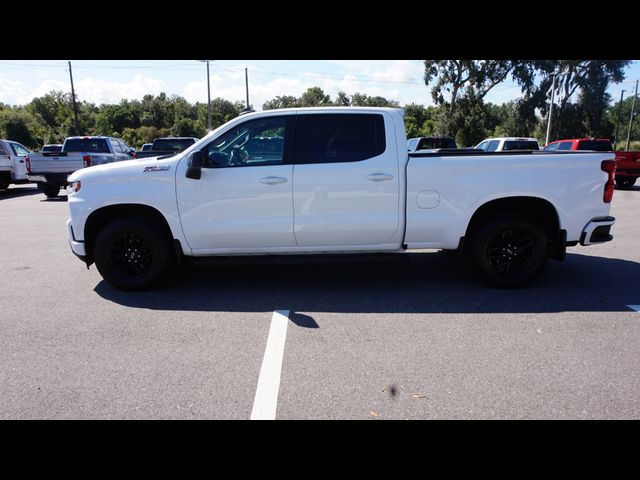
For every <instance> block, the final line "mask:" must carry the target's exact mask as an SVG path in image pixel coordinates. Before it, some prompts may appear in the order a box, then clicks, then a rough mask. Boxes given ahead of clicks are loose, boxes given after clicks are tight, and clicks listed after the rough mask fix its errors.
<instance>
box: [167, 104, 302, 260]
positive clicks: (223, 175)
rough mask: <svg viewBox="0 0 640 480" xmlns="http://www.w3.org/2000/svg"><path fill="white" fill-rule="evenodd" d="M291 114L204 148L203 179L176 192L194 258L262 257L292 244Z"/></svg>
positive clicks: (242, 127) (255, 122) (250, 124)
mask: <svg viewBox="0 0 640 480" xmlns="http://www.w3.org/2000/svg"><path fill="white" fill-rule="evenodd" d="M294 118H295V117H294V116H278V117H264V118H257V119H252V120H247V121H245V122H243V123H240V124H237V125H236V126H233V127H232V128H231V129H230V130H227V131H226V132H225V133H222V134H221V135H220V136H218V137H216V138H215V139H213V140H212V141H211V142H209V144H207V145H205V146H204V147H203V148H202V149H201V150H202V151H203V154H204V158H205V165H204V167H203V168H202V176H201V178H200V179H198V180H193V179H189V178H186V177H185V172H186V163H187V162H186V160H188V158H185V160H183V161H181V162H180V168H179V169H178V172H177V179H176V188H177V199H178V210H179V212H180V220H181V222H182V228H183V231H184V234H185V237H186V239H187V242H188V243H189V246H190V247H191V249H192V250H193V252H194V254H196V255H198V254H201V255H206V254H213V253H225V252H234V253H261V252H268V251H274V250H276V251H277V249H279V248H282V249H283V250H284V249H287V248H291V247H294V246H295V238H294V235H293V205H292V185H293V178H292V173H293V165H292V162H291V155H292V147H293V133H294V132H293V130H294V128H295V122H294Z"/></svg>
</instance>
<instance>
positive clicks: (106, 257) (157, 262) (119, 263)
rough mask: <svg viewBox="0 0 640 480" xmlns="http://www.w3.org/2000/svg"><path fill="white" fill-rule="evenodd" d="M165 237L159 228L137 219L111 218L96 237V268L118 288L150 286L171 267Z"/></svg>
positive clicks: (168, 242) (132, 288)
mask: <svg viewBox="0 0 640 480" xmlns="http://www.w3.org/2000/svg"><path fill="white" fill-rule="evenodd" d="M169 240H170V239H168V238H166V235H165V234H164V233H163V232H162V230H161V229H160V228H158V227H157V226H156V225H154V224H152V223H149V222H147V221H145V220H143V219H141V218H124V219H118V220H114V221H112V222H111V223H109V224H107V226H106V227H104V228H103V229H102V231H100V233H99V234H98V236H97V237H96V241H95V246H94V260H95V263H96V267H97V268H98V271H99V272H100V275H102V277H103V278H104V279H105V280H106V281H107V282H109V283H110V284H112V285H113V286H115V287H117V288H119V289H122V290H143V289H147V288H150V287H153V286H155V285H156V284H157V283H158V282H159V281H160V280H161V279H162V277H163V275H164V274H165V273H166V271H167V270H168V268H169V267H170V266H171V263H172V256H171V244H170V241H169Z"/></svg>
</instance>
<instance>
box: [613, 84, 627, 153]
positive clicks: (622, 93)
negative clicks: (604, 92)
mask: <svg viewBox="0 0 640 480" xmlns="http://www.w3.org/2000/svg"><path fill="white" fill-rule="evenodd" d="M624 92H626V90H622V92H621V93H620V103H619V104H618V119H617V120H616V138H615V140H614V142H613V150H614V151H615V149H616V146H617V145H618V127H619V126H620V113H622V98H623V97H624Z"/></svg>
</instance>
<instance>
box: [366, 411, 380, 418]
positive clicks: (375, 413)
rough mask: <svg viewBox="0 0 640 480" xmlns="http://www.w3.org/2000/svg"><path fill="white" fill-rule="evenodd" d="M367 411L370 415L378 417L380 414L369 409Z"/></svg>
mask: <svg viewBox="0 0 640 480" xmlns="http://www.w3.org/2000/svg"><path fill="white" fill-rule="evenodd" d="M369 413H370V414H371V416H372V417H379V416H380V414H379V413H378V412H374V411H373V410H371V411H370V412H369Z"/></svg>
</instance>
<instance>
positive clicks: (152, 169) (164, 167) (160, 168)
mask: <svg viewBox="0 0 640 480" xmlns="http://www.w3.org/2000/svg"><path fill="white" fill-rule="evenodd" d="M170 168H171V166H170V165H160V166H154V167H144V170H143V171H142V173H147V172H163V171H165V170H169V169H170Z"/></svg>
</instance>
